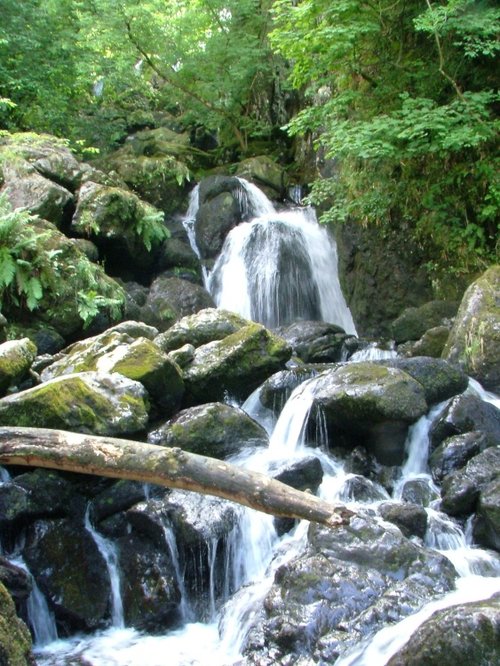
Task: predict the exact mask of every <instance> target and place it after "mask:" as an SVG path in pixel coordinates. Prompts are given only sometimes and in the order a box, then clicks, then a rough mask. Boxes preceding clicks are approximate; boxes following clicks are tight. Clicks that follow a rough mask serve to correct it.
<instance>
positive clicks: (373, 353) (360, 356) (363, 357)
mask: <svg viewBox="0 0 500 666" xmlns="http://www.w3.org/2000/svg"><path fill="white" fill-rule="evenodd" d="M397 355H398V353H397V351H396V350H395V349H380V347H378V346H377V343H376V342H372V343H370V344H369V345H368V346H367V347H365V348H364V349H359V350H358V351H355V352H354V354H353V355H352V356H350V358H349V363H361V362H362V361H380V360H383V359H388V358H396V357H397Z"/></svg>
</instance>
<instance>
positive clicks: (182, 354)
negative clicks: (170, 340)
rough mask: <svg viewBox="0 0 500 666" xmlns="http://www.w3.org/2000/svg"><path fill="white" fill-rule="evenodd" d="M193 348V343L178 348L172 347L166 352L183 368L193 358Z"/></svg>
mask: <svg viewBox="0 0 500 666" xmlns="http://www.w3.org/2000/svg"><path fill="white" fill-rule="evenodd" d="M194 352H195V348H194V347H193V345H188V344H186V345H183V346H182V347H179V349H174V351H171V352H169V353H168V357H169V358H170V359H171V360H172V361H174V363H177V365H178V366H179V367H180V368H185V367H186V366H187V365H189V364H190V363H191V361H192V360H193V359H194Z"/></svg>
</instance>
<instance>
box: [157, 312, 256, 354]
mask: <svg viewBox="0 0 500 666" xmlns="http://www.w3.org/2000/svg"><path fill="white" fill-rule="evenodd" d="M249 323H250V322H249V321H248V320H247V319H244V318H243V317H240V315H238V314H236V313H234V312H229V311H228V310H219V309H216V308H205V309H203V310H200V311H199V312H197V313H196V314H192V315H188V316H185V317H183V318H182V319H180V320H179V321H176V322H175V324H173V325H172V326H171V327H170V328H169V329H168V330H167V331H165V332H164V333H160V335H159V336H158V337H157V338H155V343H156V344H157V345H158V346H159V347H160V349H162V350H163V351H165V352H170V351H173V350H175V349H179V347H183V346H184V345H185V344H190V345H193V346H194V347H200V346H201V345H205V344H207V342H213V341H214V340H222V339H223V338H225V337H227V336H228V335H231V333H236V331H239V330H240V329H241V328H243V327H244V326H248V324H249Z"/></svg>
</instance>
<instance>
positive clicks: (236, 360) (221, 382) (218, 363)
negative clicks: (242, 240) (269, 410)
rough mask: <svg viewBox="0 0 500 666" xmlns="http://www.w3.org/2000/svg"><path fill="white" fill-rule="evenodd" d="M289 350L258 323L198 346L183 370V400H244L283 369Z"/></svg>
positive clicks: (198, 402)
mask: <svg viewBox="0 0 500 666" xmlns="http://www.w3.org/2000/svg"><path fill="white" fill-rule="evenodd" d="M289 357H290V347H289V345H288V344H287V343H286V342H285V341H284V340H283V339H282V338H279V337H278V336H276V335H273V334H272V333H271V332H270V331H268V330H267V329H266V328H265V327H264V326H262V325H261V324H253V323H252V324H249V325H248V326H244V327H243V328H241V329H240V330H239V331H237V332H236V333H232V334H231V335H228V336H227V337H225V338H224V339H222V340H216V341H214V342H209V343H208V344H206V345H202V346H201V347H198V349H197V350H196V352H195V356H194V359H193V361H192V363H191V364H190V365H189V366H187V367H186V368H185V370H184V382H185V385H186V397H187V400H188V401H190V402H191V403H192V404H200V403H204V402H214V401H215V402H216V401H221V400H223V398H224V396H225V395H227V394H229V395H232V396H239V397H247V396H248V395H250V393H251V392H252V391H253V390H254V389H256V388H257V386H259V384H261V383H262V382H263V381H264V379H266V378H267V377H269V375H271V374H273V373H274V372H276V371H277V370H279V369H280V368H282V367H283V365H284V364H285V362H286V361H287V360H288V359H289Z"/></svg>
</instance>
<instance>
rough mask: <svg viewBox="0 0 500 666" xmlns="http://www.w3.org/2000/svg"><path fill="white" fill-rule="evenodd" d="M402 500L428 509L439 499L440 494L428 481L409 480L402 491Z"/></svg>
mask: <svg viewBox="0 0 500 666" xmlns="http://www.w3.org/2000/svg"><path fill="white" fill-rule="evenodd" d="M401 499H402V500H403V502H409V503H411V504H417V505H418V506H425V507H427V506H430V505H431V502H434V501H435V500H437V499H439V493H438V492H437V491H436V490H435V489H434V488H432V487H431V485H430V484H429V482H428V481H427V479H418V478H417V479H409V480H408V481H406V482H405V483H404V485H403V488H402V489H401Z"/></svg>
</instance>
